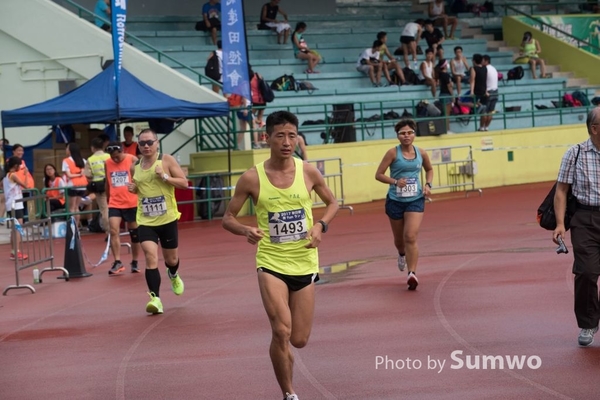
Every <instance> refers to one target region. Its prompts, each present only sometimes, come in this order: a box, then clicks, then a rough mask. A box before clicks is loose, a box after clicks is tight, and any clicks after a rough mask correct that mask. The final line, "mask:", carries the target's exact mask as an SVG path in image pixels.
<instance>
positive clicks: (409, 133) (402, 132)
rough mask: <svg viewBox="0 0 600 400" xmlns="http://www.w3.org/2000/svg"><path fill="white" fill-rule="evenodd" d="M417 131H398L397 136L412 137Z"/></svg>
mask: <svg viewBox="0 0 600 400" xmlns="http://www.w3.org/2000/svg"><path fill="white" fill-rule="evenodd" d="M413 133H415V131H398V132H396V135H412V134H413Z"/></svg>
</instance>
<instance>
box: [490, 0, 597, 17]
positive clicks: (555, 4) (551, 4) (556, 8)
mask: <svg viewBox="0 0 600 400" xmlns="http://www.w3.org/2000/svg"><path fill="white" fill-rule="evenodd" d="M587 4H590V3H588V2H585V1H572V2H562V1H558V2H548V3H546V2H539V1H538V2H533V1H524V2H513V1H505V2H503V3H498V4H495V6H498V7H504V8H505V10H506V6H510V7H529V11H530V13H531V14H533V8H534V7H540V6H541V7H544V8H550V9H552V8H554V11H555V12H556V13H557V14H558V12H559V8H561V9H562V8H564V7H565V6H574V5H577V6H581V5H587ZM504 15H507V14H506V12H505V14H504Z"/></svg>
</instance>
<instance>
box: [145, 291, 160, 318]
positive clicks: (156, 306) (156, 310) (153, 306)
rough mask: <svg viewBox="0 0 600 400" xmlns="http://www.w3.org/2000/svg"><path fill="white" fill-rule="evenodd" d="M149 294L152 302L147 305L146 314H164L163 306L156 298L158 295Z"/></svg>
mask: <svg viewBox="0 0 600 400" xmlns="http://www.w3.org/2000/svg"><path fill="white" fill-rule="evenodd" d="M148 294H149V295H150V301H149V302H148V304H146V312H147V313H150V314H162V313H163V305H162V302H161V301H160V298H158V297H156V295H155V294H154V293H152V292H150V293H148Z"/></svg>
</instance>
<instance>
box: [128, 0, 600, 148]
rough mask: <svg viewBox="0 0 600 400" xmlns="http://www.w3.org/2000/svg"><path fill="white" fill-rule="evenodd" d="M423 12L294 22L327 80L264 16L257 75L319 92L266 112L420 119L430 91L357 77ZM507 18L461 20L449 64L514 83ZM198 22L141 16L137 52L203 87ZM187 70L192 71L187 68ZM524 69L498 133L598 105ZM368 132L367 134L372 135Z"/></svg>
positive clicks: (505, 89) (254, 44)
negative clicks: (384, 37)
mask: <svg viewBox="0 0 600 400" xmlns="http://www.w3.org/2000/svg"><path fill="white" fill-rule="evenodd" d="M528 4H530V3H528ZM524 7H526V8H527V10H526V12H534V13H536V14H552V13H555V12H556V10H557V9H558V7H556V6H555V7H554V8H552V9H547V8H544V4H542V3H541V2H540V6H539V7H535V6H532V5H527V6H524ZM569 7H570V8H572V4H571V3H566V4H565V9H567V10H570V8H569ZM421 9H422V6H421V7H420V8H419V6H417V7H415V6H414V5H413V3H412V2H407V1H401V2H365V3H349V4H339V5H338V12H337V14H336V15H326V16H324V15H293V16H292V15H290V20H291V21H290V23H291V25H292V27H293V26H294V25H295V23H296V22H299V21H304V22H306V23H307V25H308V29H307V31H306V32H305V34H304V37H305V39H306V41H307V43H308V44H309V46H311V48H313V49H315V50H317V51H318V52H319V53H320V54H321V56H322V58H323V61H322V63H321V64H319V66H318V67H317V69H318V70H319V71H320V72H321V73H320V74H310V75H308V74H305V73H304V72H303V71H304V70H305V69H306V64H305V62H302V61H300V60H297V59H295V58H294V56H293V50H292V45H291V43H288V44H287V45H277V44H276V36H275V35H274V34H273V33H272V32H270V31H261V30H257V29H256V25H257V23H258V16H249V17H247V18H246V26H247V29H248V30H247V42H248V50H249V59H250V63H251V65H252V67H253V69H254V70H255V71H256V72H259V73H260V74H261V75H263V76H264V78H265V79H266V80H267V81H272V80H274V79H275V78H277V77H279V76H281V75H284V74H293V75H294V77H295V78H296V80H300V81H303V80H308V81H310V82H311V83H313V84H314V86H316V87H317V88H318V90H315V91H314V92H312V93H309V92H306V91H298V92H276V99H275V101H274V102H273V103H270V104H268V109H267V111H266V112H267V113H268V112H269V110H274V109H281V108H287V109H290V110H291V111H293V112H295V113H297V114H298V116H299V119H300V122H301V123H303V122H305V121H315V120H326V119H327V118H328V116H329V114H330V112H331V109H332V106H331V105H332V104H346V103H350V104H354V105H355V106H354V111H355V117H356V118H365V119H366V118H369V117H373V116H374V115H381V114H383V113H385V112H387V111H390V110H393V111H395V112H397V113H399V114H401V113H402V112H403V110H405V109H406V110H408V112H411V113H413V112H414V105H415V104H416V103H418V102H419V101H420V100H428V101H433V100H434V99H432V98H431V93H430V91H429V89H428V88H426V87H425V86H423V85H415V86H410V85H405V86H401V87H381V88H373V87H372V85H371V84H370V82H369V80H368V78H366V77H365V76H363V75H362V74H360V73H359V72H357V71H356V69H355V65H356V61H357V58H358V55H359V53H360V52H361V51H362V50H364V49H365V48H367V47H370V46H371V44H372V42H373V40H375V39H376V34H377V32H379V31H382V30H383V31H386V32H387V33H388V47H389V48H390V50H391V51H392V52H393V50H394V49H395V48H396V46H397V45H398V44H399V36H400V33H401V31H402V29H403V27H404V25H405V24H406V23H407V22H409V21H413V20H415V19H417V18H421V17H423V16H424V15H423V13H422V11H420V10H421ZM559 12H560V10H559ZM503 14H504V13H503V11H501V10H499V9H497V10H496V13H483V14H481V15H474V14H472V13H465V14H459V15H458V17H459V21H460V25H459V28H458V30H457V32H456V35H455V37H456V39H454V40H446V42H445V43H444V48H445V52H446V58H451V57H452V56H453V52H452V49H453V48H454V46H458V45H460V46H462V47H463V49H464V53H465V55H466V56H467V58H469V59H470V57H471V56H472V54H474V53H481V54H489V55H490V56H491V58H492V64H493V65H494V66H495V67H496V68H497V69H498V71H499V72H501V73H503V75H504V76H505V77H506V76H507V72H508V70H510V69H511V68H513V67H514V66H515V65H513V63H512V60H513V57H514V51H507V50H506V49H504V48H500V50H499V47H498V46H492V45H491V44H492V42H493V41H494V40H495V39H498V32H501V27H502V25H501V23H502V15H503ZM197 19H198V16H185V17H173V16H164V17H155V16H154V17H139V16H133V17H131V18H130V19H128V27H127V29H128V32H129V33H132V34H133V35H135V36H136V37H137V38H139V39H140V40H142V41H143V43H141V42H133V44H134V45H135V46H136V47H138V48H140V49H141V50H143V51H145V52H146V53H147V54H149V55H151V56H153V57H156V56H157V52H156V50H159V51H160V52H162V53H163V54H165V55H167V56H168V57H171V58H173V59H174V60H176V61H177V62H173V61H170V60H169V59H168V58H163V59H162V60H161V61H162V62H164V63H166V64H168V65H170V66H172V67H173V68H175V69H176V70H178V71H180V72H181V73H183V74H186V75H188V76H190V77H191V78H194V79H196V78H197V74H203V72H204V66H205V64H206V60H207V58H208V56H209V54H210V53H211V52H212V51H213V50H214V49H215V48H214V46H212V44H210V43H211V42H210V38H209V36H208V35H207V34H205V33H204V32H197V31H195V30H193V27H194V24H195V22H196V20H197ZM492 35H493V36H492ZM494 43H495V42H494ZM420 45H421V47H422V48H423V49H424V48H425V47H426V44H425V42H424V41H421V43H420ZM400 58H401V57H400ZM423 58H424V55H420V56H419V60H422V59H423ZM182 64H183V65H185V66H187V67H189V69H188V68H184V67H183V66H182ZM401 64H403V63H401ZM524 67H525V76H524V77H523V79H521V80H519V81H511V82H508V83H504V84H502V83H500V96H501V99H500V101H499V104H498V106H497V112H498V113H497V114H496V116H495V118H494V121H493V122H492V125H491V127H490V129H491V130H497V129H505V128H506V129H510V128H524V127H528V126H550V125H558V124H568V123H580V122H581V121H580V112H578V111H577V110H563V112H562V113H561V115H559V113H557V112H556V110H555V109H554V110H552V107H553V104H552V101H559V100H560V99H561V98H562V95H563V94H564V93H565V92H572V91H574V90H584V92H585V93H586V94H587V95H588V97H589V98H592V97H594V95H595V88H585V87H581V85H579V84H577V85H573V86H569V82H570V80H569V79H568V78H567V77H566V76H564V75H565V74H559V73H557V72H558V69H557V68H556V67H553V66H548V72H551V73H556V74H555V76H554V77H552V78H550V79H536V80H534V79H532V78H531V73H530V72H529V68H528V66H524ZM382 79H383V78H382ZM196 80H197V79H196ZM383 81H385V79H383ZM575 82H576V83H579V81H575ZM359 102H360V103H359ZM538 105H541V106H545V107H549V108H550V109H546V110H538V109H536V107H535V106H538ZM515 106H516V107H520V108H521V111H520V112H507V113H505V109H506V108H507V107H515ZM465 121H466V119H464V118H463V119H462V122H458V121H455V120H453V121H452V122H451V125H450V130H451V131H453V132H456V133H459V132H472V131H474V130H476V128H477V125H476V123H475V118H472V117H471V118H470V119H469V121H468V122H467V123H465ZM371 124H372V125H375V124H377V123H375V122H372V123H371ZM379 125H380V127H389V126H391V122H389V121H384V120H383V119H381V120H380V121H379ZM357 129H358V130H359V131H360V132H362V133H363V134H360V132H359V134H358V135H357V139H358V140H369V139H374V138H383V137H393V131H391V130H390V129H387V130H386V129H382V130H381V133H378V134H376V135H372V136H371V134H370V132H371V131H370V130H369V127H368V125H363V126H359V127H358V128H357ZM324 130H325V127H323V126H320V125H314V126H311V127H310V128H306V129H303V131H305V132H306V133H308V135H307V141H308V143H309V144H316V143H321V142H322V139H321V137H320V134H321V132H322V131H324ZM365 130H366V131H367V134H364V132H365ZM390 135H391V136H390Z"/></svg>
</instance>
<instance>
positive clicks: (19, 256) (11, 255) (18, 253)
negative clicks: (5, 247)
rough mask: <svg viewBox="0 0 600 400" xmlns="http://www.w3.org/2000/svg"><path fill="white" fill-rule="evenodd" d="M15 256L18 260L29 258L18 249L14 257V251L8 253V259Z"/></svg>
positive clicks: (12, 258)
mask: <svg viewBox="0 0 600 400" xmlns="http://www.w3.org/2000/svg"><path fill="white" fill-rule="evenodd" d="M15 258H16V259H17V260H19V261H24V260H27V259H28V258H29V256H28V255H27V254H23V253H21V252H20V251H19V252H17V256H16V257H15V253H10V259H11V260H13V261H14V259H15Z"/></svg>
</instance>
